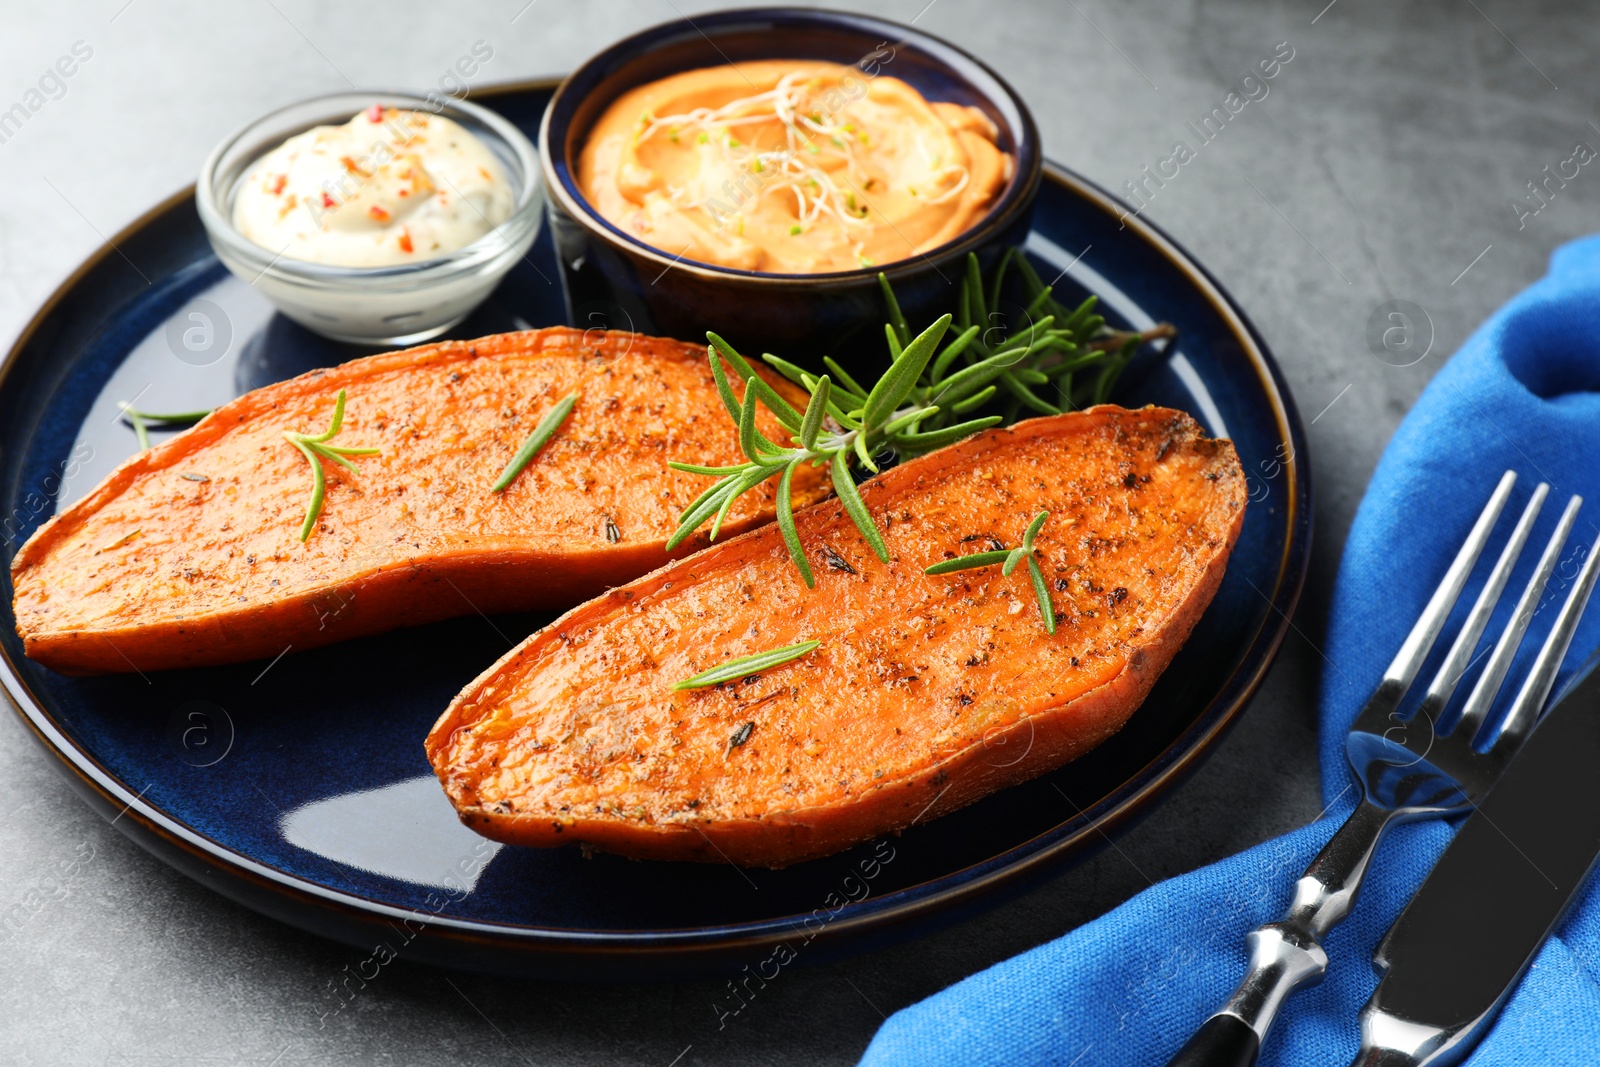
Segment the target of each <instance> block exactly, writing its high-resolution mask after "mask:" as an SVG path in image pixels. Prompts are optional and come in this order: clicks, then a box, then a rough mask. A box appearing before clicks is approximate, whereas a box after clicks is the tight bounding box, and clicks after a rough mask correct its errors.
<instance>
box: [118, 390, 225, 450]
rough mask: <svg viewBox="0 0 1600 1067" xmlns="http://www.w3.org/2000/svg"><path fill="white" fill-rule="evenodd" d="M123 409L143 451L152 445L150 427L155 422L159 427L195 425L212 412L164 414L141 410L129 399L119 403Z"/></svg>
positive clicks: (124, 416)
mask: <svg viewBox="0 0 1600 1067" xmlns="http://www.w3.org/2000/svg"><path fill="white" fill-rule="evenodd" d="M117 406H118V407H120V408H121V409H122V416H123V418H125V419H127V420H128V424H129V425H130V426H132V427H133V436H134V437H136V438H138V440H139V451H141V452H143V451H145V450H147V449H148V448H149V447H150V431H149V427H150V426H151V425H152V424H153V425H155V426H156V427H157V428H159V429H165V428H166V427H169V426H181V425H184V424H189V425H193V424H194V423H197V422H199V421H200V420H201V419H203V418H205V417H206V416H207V415H209V414H211V412H210V411H178V412H173V413H170V414H164V413H162V412H156V411H140V410H139V409H138V408H136V407H134V406H133V405H132V404H130V403H128V402H127V401H120V402H119V403H118V404H117Z"/></svg>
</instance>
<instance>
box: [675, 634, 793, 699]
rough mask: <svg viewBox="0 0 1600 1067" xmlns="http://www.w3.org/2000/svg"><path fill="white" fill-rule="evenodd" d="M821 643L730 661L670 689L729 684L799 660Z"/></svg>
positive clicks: (755, 654)
mask: <svg viewBox="0 0 1600 1067" xmlns="http://www.w3.org/2000/svg"><path fill="white" fill-rule="evenodd" d="M821 644H822V642H821V641H801V642H800V643H799V644H798V645H788V646H786V647H784V648H774V649H771V650H769V651H766V652H757V653H754V654H753V655H749V656H740V657H739V658H738V659H730V660H729V661H728V662H726V663H722V664H719V665H717V666H715V667H712V668H711V669H710V670H708V671H701V672H700V673H699V674H697V675H695V676H694V677H693V678H685V679H684V680H683V681H681V682H675V683H673V686H672V688H673V689H675V690H681V689H704V688H705V687H706V686H708V685H719V684H721V683H722V682H731V681H733V680H734V679H735V678H743V677H744V676H745V675H747V674H755V673H757V672H760V671H764V670H766V669H767V668H768V667H776V666H778V665H779V664H782V663H788V662H789V661H790V660H793V659H799V658H800V657H801V656H804V655H805V654H806V653H808V652H811V651H812V650H814V649H816V648H818V647H819V646H820V645H821Z"/></svg>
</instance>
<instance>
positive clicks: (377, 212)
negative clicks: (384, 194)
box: [367, 204, 389, 222]
mask: <svg viewBox="0 0 1600 1067" xmlns="http://www.w3.org/2000/svg"><path fill="white" fill-rule="evenodd" d="M367 214H368V215H371V216H372V217H373V218H375V219H377V220H378V221H379V222H388V221H389V213H388V212H387V211H385V210H383V208H381V207H379V206H378V205H377V204H373V205H372V206H371V207H369V208H367Z"/></svg>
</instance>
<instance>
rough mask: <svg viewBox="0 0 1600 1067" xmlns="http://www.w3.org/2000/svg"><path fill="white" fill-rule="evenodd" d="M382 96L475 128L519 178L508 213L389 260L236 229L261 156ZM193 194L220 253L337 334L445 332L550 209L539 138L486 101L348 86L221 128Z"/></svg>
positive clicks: (477, 300) (296, 313)
mask: <svg viewBox="0 0 1600 1067" xmlns="http://www.w3.org/2000/svg"><path fill="white" fill-rule="evenodd" d="M373 104H380V105H382V106H384V107H394V108H401V109H405V110H413V111H423V112H427V113H430V114H435V115H443V116H444V117H445V118H448V119H451V120H453V121H455V122H457V123H460V124H461V125H462V126H463V127H465V128H466V129H467V130H468V131H470V132H471V133H472V134H474V135H475V136H477V137H478V138H479V139H480V140H481V141H483V143H484V144H485V145H486V146H487V147H488V148H489V150H490V151H492V152H493V153H494V154H495V157H496V158H497V159H499V161H500V165H501V166H502V167H504V168H505V171H506V177H507V179H508V180H509V181H510V182H511V184H512V187H513V188H514V189H515V192H516V200H515V206H514V207H513V208H512V212H511V215H510V216H509V217H508V218H507V219H506V220H505V221H504V222H502V223H501V224H500V225H499V226H496V227H495V228H494V229H493V230H490V231H489V232H488V233H486V234H484V235H483V236H482V237H480V238H478V239H477V240H476V241H474V242H472V243H471V244H469V245H467V246H465V247H463V248H459V249H457V250H456V251H454V252H447V253H445V254H443V255H439V256H434V257H432V258H430V259H425V260H421V261H419V262H417V263H406V264H401V265H399V266H388V267H336V266H330V265H328V264H323V263H308V262H306V261H305V260H299V259H290V258H288V257H287V256H282V255H275V254H274V253H273V252H272V250H271V249H268V248H263V247H262V246H260V245H258V244H256V243H255V242H253V241H250V240H247V239H246V238H245V237H243V236H241V235H240V233H239V231H238V230H236V229H234V227H233V201H234V197H235V195H237V193H238V190H239V187H240V185H241V183H242V182H243V180H244V177H245V175H246V174H248V173H249V171H250V168H251V167H252V166H254V164H255V162H256V160H258V159H260V158H261V157H262V156H263V155H265V154H266V153H268V152H270V151H272V150H273V149H274V148H276V147H277V146H278V145H280V144H282V143H283V142H284V141H286V140H288V139H289V138H290V137H293V136H294V135H295V134H298V133H303V132H305V131H306V130H308V129H310V128H311V127H313V126H322V125H333V124H339V123H343V122H347V121H348V120H349V119H350V117H351V116H352V115H355V114H358V113H359V112H362V111H365V110H366V109H367V108H369V107H371V106H372V105H373ZM195 205H196V207H197V208H198V210H199V212H200V221H201V223H202V224H203V225H204V226H205V228H206V235H207V236H208V237H209V238H210V240H211V247H212V248H213V249H214V250H215V251H216V253H217V258H219V259H221V260H222V262H223V264H224V265H225V266H227V268H228V269H229V270H230V271H232V272H233V273H234V274H235V275H237V276H238V277H239V278H241V279H243V280H244V281H246V282H248V283H249V284H251V285H253V286H255V287H256V288H257V289H259V290H261V292H262V293H263V294H265V295H266V297H267V298H268V299H269V300H271V301H272V302H273V303H274V304H275V305H277V307H278V310H279V311H282V312H283V313H284V314H285V315H287V316H288V317H289V318H291V319H293V320H295V321H296V322H298V323H300V324H301V325H302V326H305V327H306V328H307V329H310V330H314V331H315V332H317V333H319V334H322V335H323V336H324V337H331V338H333V339H334V340H336V341H352V342H356V343H358V344H395V345H404V344H415V343H417V342H419V341H426V340H427V339H429V338H430V337H437V336H438V335H439V334H441V333H443V332H444V331H445V330H448V329H449V328H450V327H452V326H454V325H455V324H456V323H458V322H460V321H461V320H462V319H464V318H465V317H466V316H467V315H468V313H470V312H471V311H472V309H473V308H475V307H477V306H478V305H479V304H481V303H482V302H483V301H484V299H485V298H487V297H488V295H489V293H490V292H491V291H493V289H494V287H495V286H496V285H497V284H498V283H499V281H500V279H501V277H502V276H503V275H504V274H505V273H506V271H508V270H510V269H511V267H512V266H513V265H514V264H515V263H516V262H517V260H519V259H521V258H522V257H523V256H524V255H526V254H527V251H528V249H529V247H530V246H531V245H532V244H533V241H534V239H535V238H536V237H538V235H539V227H540V226H541V225H542V224H543V220H544V183H543V180H542V178H541V176H540V169H539V153H538V151H537V149H535V148H534V147H533V145H532V144H531V143H530V142H529V141H528V139H527V138H526V137H524V136H523V135H522V133H521V131H519V130H518V129H517V128H516V127H515V126H513V125H512V124H511V123H510V122H508V121H506V120H505V119H504V118H502V117H500V116H499V115H496V114H495V113H494V112H492V111H490V110H488V109H487V108H482V107H479V106H477V105H476V104H469V103H467V102H466V101H465V100H457V99H455V98H453V97H440V96H438V95H433V96H430V97H428V98H423V97H420V96H415V95H413V94H410V93H398V92H344V93H332V94H330V95H327V96H318V97H313V98H312V99H310V100H303V101H301V102H299V103H297V104H290V105H289V106H288V107H284V108H280V109H279V110H277V111H274V112H272V113H271V114H268V115H266V116H263V117H262V118H260V119H257V120H256V121H254V122H252V123H249V124H248V125H246V126H244V127H242V128H240V129H238V130H236V131H234V132H233V133H232V134H230V135H229V136H228V137H226V138H224V139H223V141H222V143H221V144H219V145H217V147H216V148H215V149H213V150H212V152H211V155H210V157H209V158H207V159H206V162H205V165H204V166H203V167H201V168H200V177H199V180H198V181H197V182H196V184H195Z"/></svg>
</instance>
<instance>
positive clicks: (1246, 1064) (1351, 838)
mask: <svg viewBox="0 0 1600 1067" xmlns="http://www.w3.org/2000/svg"><path fill="white" fill-rule="evenodd" d="M1394 817H1395V812H1394V811H1393V810H1391V809H1388V808H1381V807H1379V806H1378V805H1376V804H1373V803H1372V802H1371V801H1369V800H1366V799H1365V798H1363V799H1362V801H1361V803H1359V804H1357V805H1356V810H1355V811H1353V812H1351V813H1350V817H1349V818H1348V819H1346V820H1345V822H1344V825H1343V826H1341V827H1339V829H1338V831H1337V832H1336V833H1335V834H1334V835H1333V837H1332V838H1331V839H1329V841H1328V843H1327V844H1326V845H1324V846H1323V847H1322V851H1321V852H1319V853H1317V858H1316V859H1314V860H1312V861H1311V865H1310V866H1309V867H1307V868H1306V872H1305V873H1304V874H1302V875H1301V876H1300V880H1299V881H1298V882H1296V883H1295V892H1294V902H1293V903H1292V904H1290V906H1289V914H1288V915H1287V916H1286V917H1285V918H1284V920H1283V921H1282V922H1275V923H1267V924H1266V925H1265V926H1260V927H1257V928H1256V929H1254V930H1252V931H1250V934H1249V944H1250V967H1249V969H1248V970H1247V971H1246V972H1245V976H1244V980H1243V981H1241V982H1240V983H1239V988H1238V989H1237V990H1235V991H1234V994H1233V996H1232V997H1230V998H1229V1000H1228V1003H1227V1004H1225V1005H1223V1007H1222V1010H1221V1011H1219V1012H1217V1013H1216V1014H1215V1015H1213V1016H1211V1018H1209V1019H1207V1020H1206V1021H1205V1023H1204V1025H1202V1026H1201V1028H1200V1029H1199V1031H1197V1032H1196V1033H1195V1036H1194V1038H1193V1039H1191V1040H1190V1042H1189V1044H1187V1045H1185V1046H1184V1047H1183V1049H1182V1050H1181V1051H1179V1053H1178V1057H1177V1058H1176V1059H1174V1060H1172V1061H1170V1062H1169V1063H1168V1067H1199V1065H1200V1064H1209V1063H1218V1064H1227V1065H1230V1067H1231V1065H1238V1067H1250V1065H1251V1064H1254V1063H1255V1061H1256V1057H1257V1056H1258V1055H1259V1054H1260V1051H1261V1043H1262V1042H1263V1041H1265V1040H1266V1037H1267V1031H1268V1030H1270V1029H1271V1028H1272V1021H1273V1019H1275V1018H1276V1017H1277V1014H1278V1009H1279V1008H1280V1007H1282V1005H1283V1002H1284V1001H1285V1000H1286V999H1288V997H1289V994H1291V993H1293V992H1294V991H1295V990H1296V989H1299V988H1300V987H1302V986H1307V985H1314V984H1315V983H1317V982H1319V981H1321V980H1322V974H1323V972H1324V971H1326V970H1327V969H1328V955H1327V953H1326V952H1324V951H1323V949H1322V938H1323V937H1325V936H1326V935H1327V933H1328V931H1329V930H1331V929H1332V928H1333V927H1334V926H1335V925H1337V924H1338V923H1339V921H1340V920H1342V919H1343V918H1344V917H1345V916H1346V915H1348V914H1349V913H1350V908H1351V906H1352V905H1353V904H1354V903H1355V898H1356V891H1357V890H1358V889H1360V888H1361V879H1362V877H1363V876H1364V875H1365V874H1366V872H1367V865H1368V863H1369V862H1370V861H1371V859H1372V853H1373V850H1374V849H1376V848H1377V846H1378V839H1379V838H1381V837H1382V836H1383V831H1384V830H1385V829H1386V828H1387V827H1388V825H1389V823H1390V822H1391V821H1392V820H1393V819H1394ZM1236 1024H1237V1025H1236ZM1240 1028H1243V1029H1244V1030H1245V1031H1248V1032H1249V1034H1250V1040H1249V1041H1248V1042H1245V1041H1244V1040H1243V1038H1242V1037H1241V1036H1240V1033H1239V1031H1240ZM1208 1031H1210V1036H1207V1033H1208ZM1218 1035H1223V1036H1228V1035H1231V1039H1230V1040H1229V1041H1228V1042H1226V1043H1223V1040H1222V1037H1221V1036H1218ZM1202 1038H1204V1040H1203V1041H1202ZM1197 1043H1198V1045H1197ZM1192 1047H1194V1048H1196V1049H1197V1051H1196V1052H1195V1055H1212V1054H1215V1055H1216V1056H1217V1057H1218V1058H1217V1059H1215V1060H1212V1059H1203V1058H1202V1059H1194V1058H1185V1057H1186V1056H1189V1055H1190V1050H1191V1048H1192ZM1235 1052H1237V1054H1238V1056H1239V1057H1241V1058H1227V1057H1228V1056H1229V1055H1231V1054H1233V1053H1235Z"/></svg>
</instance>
